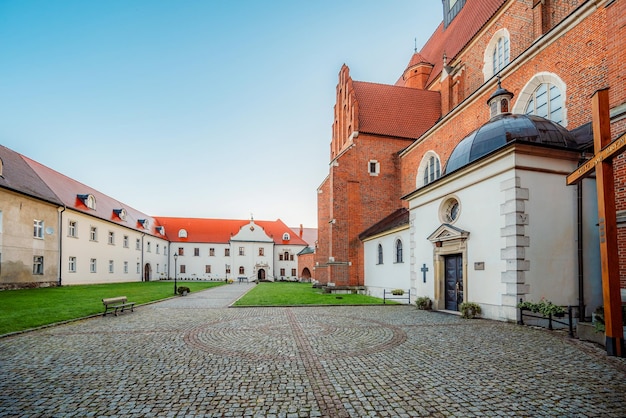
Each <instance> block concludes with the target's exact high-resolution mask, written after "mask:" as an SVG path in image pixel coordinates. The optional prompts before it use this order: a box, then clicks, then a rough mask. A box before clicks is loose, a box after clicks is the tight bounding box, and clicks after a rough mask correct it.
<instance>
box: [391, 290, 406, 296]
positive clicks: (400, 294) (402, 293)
mask: <svg viewBox="0 0 626 418" xmlns="http://www.w3.org/2000/svg"><path fill="white" fill-rule="evenodd" d="M391 294H392V295H396V296H402V295H404V290H402V289H393V290H392V291H391Z"/></svg>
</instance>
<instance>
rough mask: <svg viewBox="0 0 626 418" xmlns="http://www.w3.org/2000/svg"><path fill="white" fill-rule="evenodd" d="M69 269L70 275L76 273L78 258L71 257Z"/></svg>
mask: <svg viewBox="0 0 626 418" xmlns="http://www.w3.org/2000/svg"><path fill="white" fill-rule="evenodd" d="M67 269H68V271H69V272H70V273H76V257H70V262H69V265H68V266H67Z"/></svg>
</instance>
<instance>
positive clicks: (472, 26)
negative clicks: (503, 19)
mask: <svg viewBox="0 0 626 418" xmlns="http://www.w3.org/2000/svg"><path fill="white" fill-rule="evenodd" d="M506 1H507V0H467V1H466V3H465V6H463V8H462V9H461V11H460V12H459V14H458V15H457V16H456V17H455V18H454V19H453V20H452V22H450V25H449V26H448V27H447V28H444V27H443V22H441V23H440V24H439V26H438V27H437V29H436V30H435V32H434V33H433V34H432V35H431V37H430V39H429V40H428V41H427V42H426V44H425V45H424V47H423V48H422V49H421V51H420V54H421V55H422V56H423V57H424V59H426V60H427V61H430V62H431V63H433V64H435V67H434V68H433V71H432V73H431V75H430V78H429V80H428V83H427V84H430V83H432V82H433V81H434V80H435V79H436V78H437V77H438V76H439V74H441V70H442V68H443V54H444V52H445V54H446V56H447V58H448V62H450V61H451V60H452V59H453V58H454V57H456V55H457V54H458V53H459V52H461V50H462V49H463V48H464V47H465V46H466V45H467V44H468V43H469V42H470V41H471V40H472V38H473V37H474V36H475V35H476V34H477V33H478V31H480V29H481V28H482V27H483V26H484V25H485V24H486V23H487V22H488V21H489V19H490V18H491V17H492V16H493V15H494V14H495V13H496V12H497V11H498V9H500V7H502V5H503V4H504V3H506Z"/></svg>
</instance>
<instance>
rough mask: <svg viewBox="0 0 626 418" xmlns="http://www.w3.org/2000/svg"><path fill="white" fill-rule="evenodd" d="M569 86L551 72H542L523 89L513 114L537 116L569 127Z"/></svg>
mask: <svg viewBox="0 0 626 418" xmlns="http://www.w3.org/2000/svg"><path fill="white" fill-rule="evenodd" d="M566 98H567V86H566V84H565V83H564V82H563V80H561V78H560V77H559V76H558V75H556V74H554V73H550V72H540V73H537V74H535V76H534V77H533V78H532V79H531V80H530V81H529V82H528V83H526V85H525V86H524V87H523V88H522V90H521V91H520V93H519V94H518V96H517V100H516V101H515V104H514V106H513V109H512V111H511V113H521V114H526V115H537V116H541V117H544V118H546V119H550V120H551V121H553V122H556V123H558V124H560V125H561V126H563V127H567V124H568V121H567V106H566V103H565V100H566Z"/></svg>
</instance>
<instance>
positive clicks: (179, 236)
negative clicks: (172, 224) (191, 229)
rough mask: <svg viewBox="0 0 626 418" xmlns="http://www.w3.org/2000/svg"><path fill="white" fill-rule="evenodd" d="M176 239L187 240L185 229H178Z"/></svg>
mask: <svg viewBox="0 0 626 418" xmlns="http://www.w3.org/2000/svg"><path fill="white" fill-rule="evenodd" d="M178 238H187V230H186V229H180V230H179V231H178Z"/></svg>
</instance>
